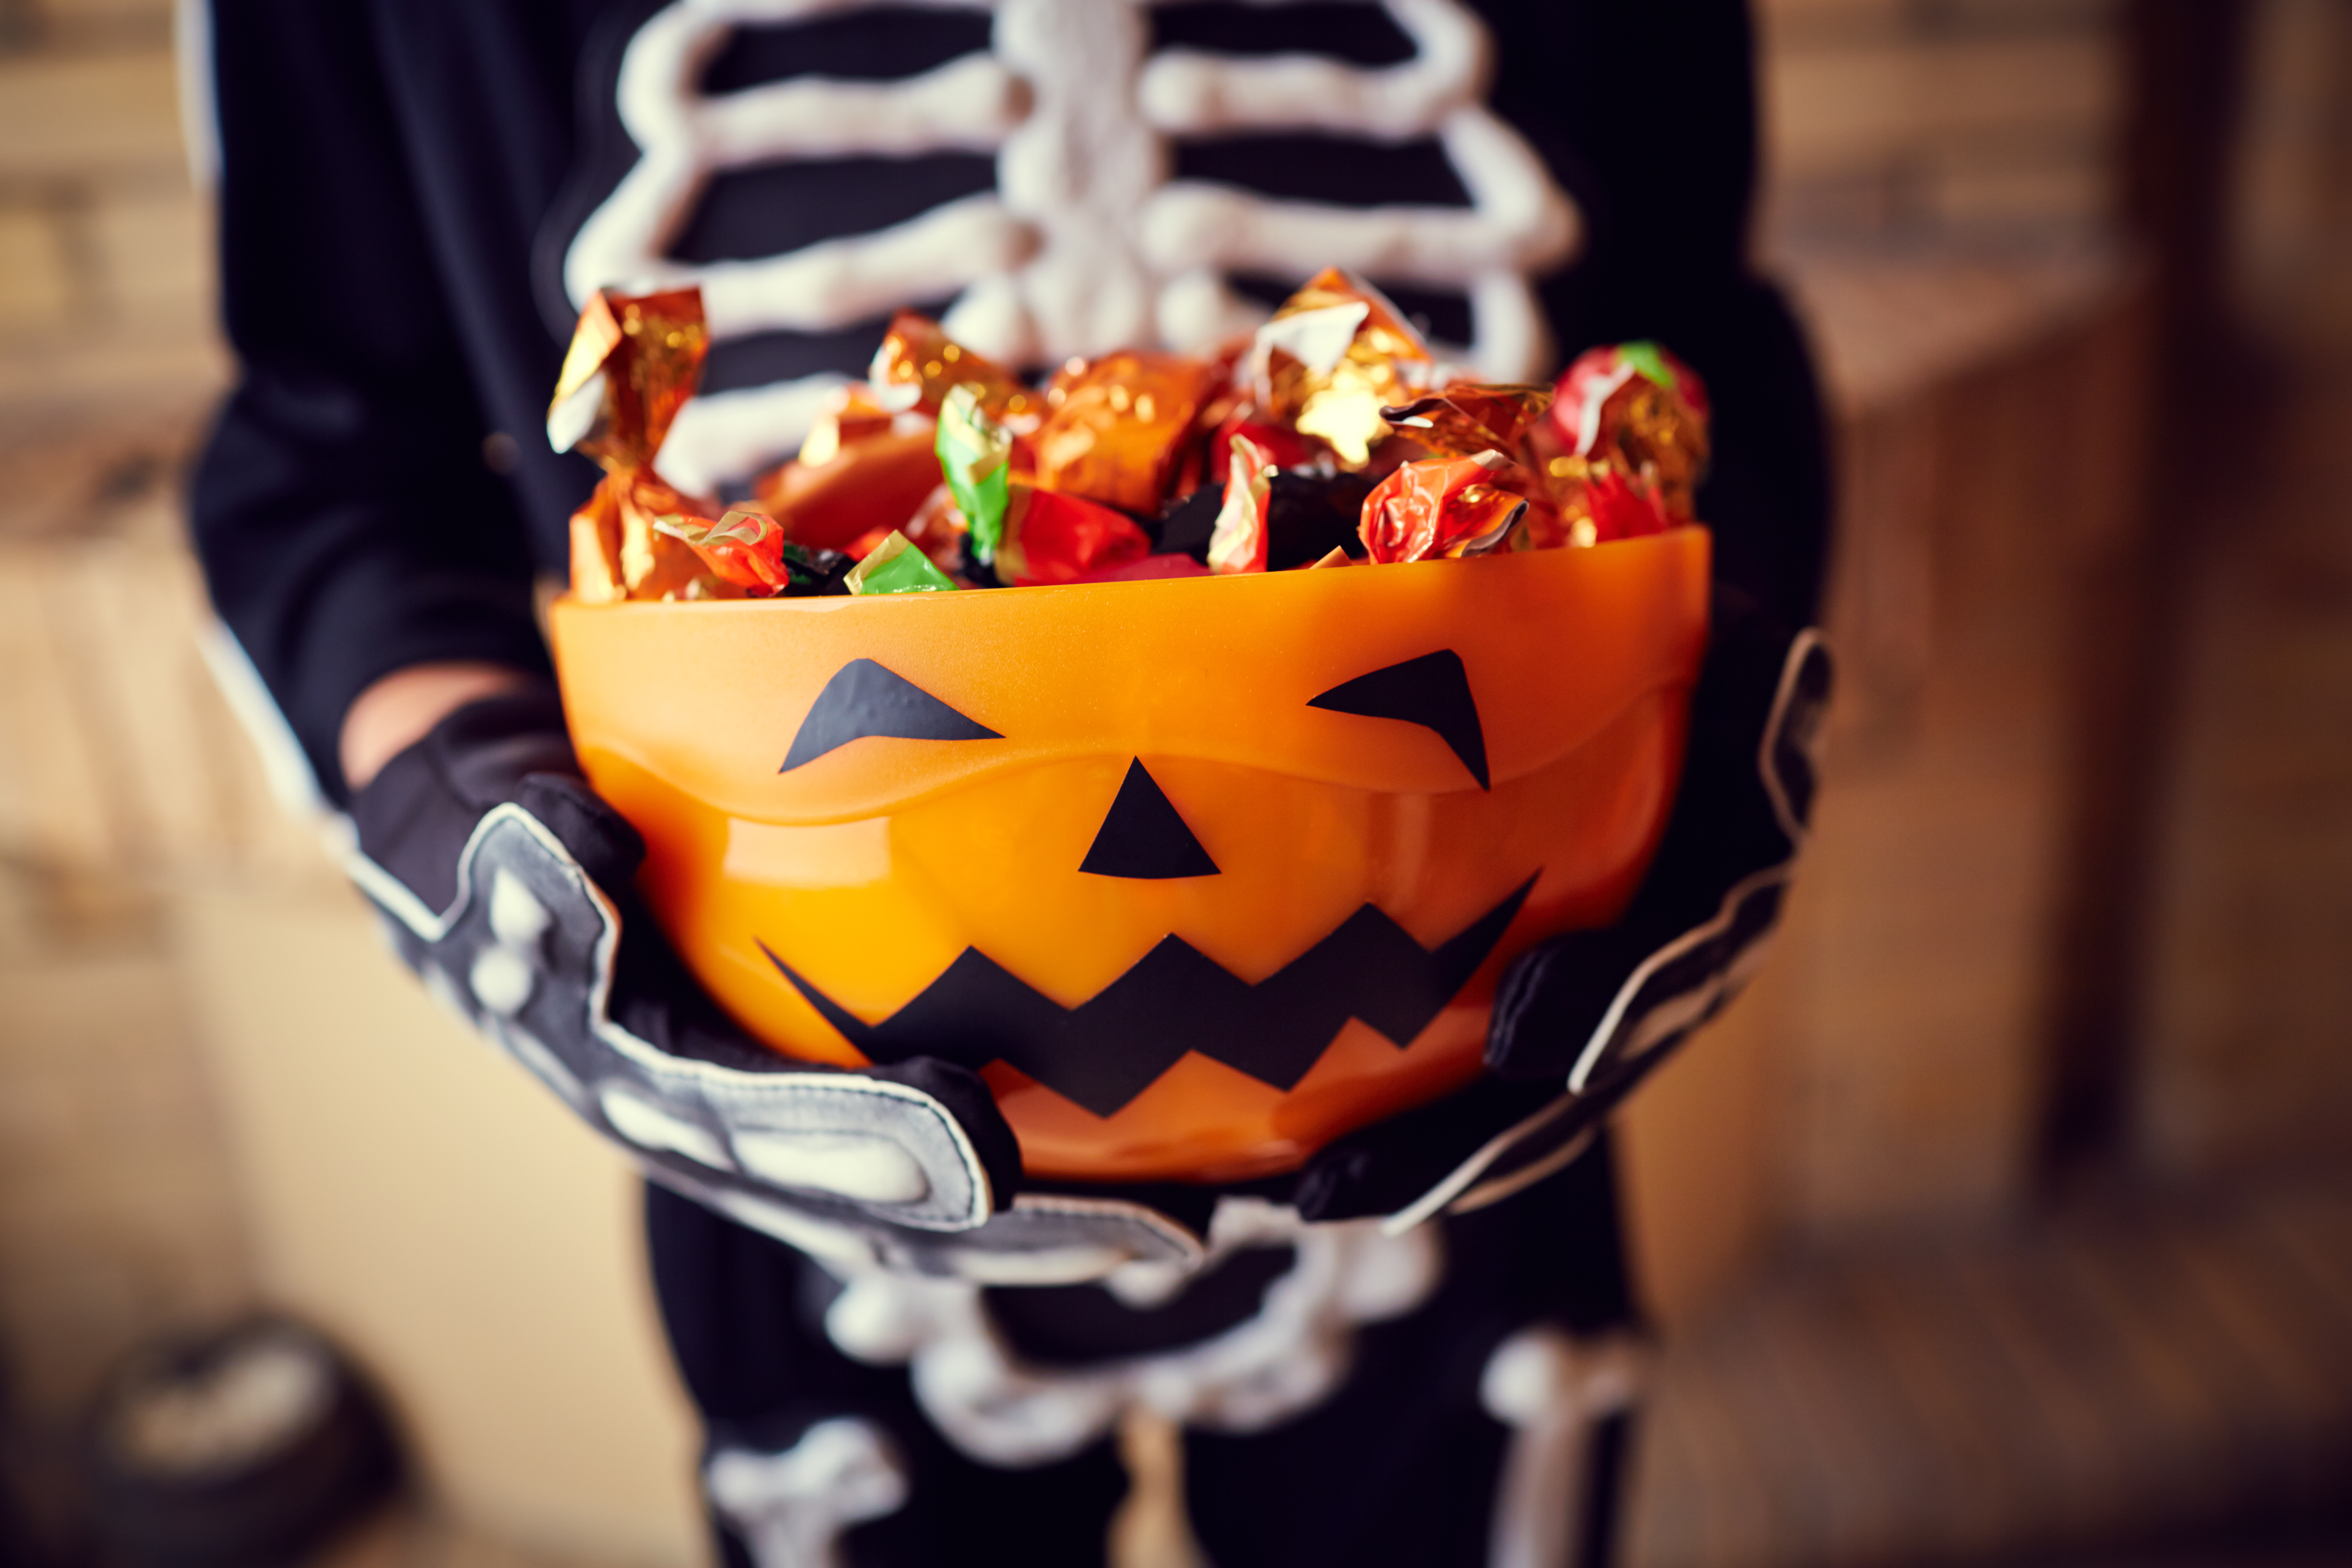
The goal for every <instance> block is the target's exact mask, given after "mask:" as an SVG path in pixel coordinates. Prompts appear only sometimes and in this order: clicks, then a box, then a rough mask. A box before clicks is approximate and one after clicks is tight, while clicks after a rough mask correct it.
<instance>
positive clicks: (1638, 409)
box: [548, 269, 1707, 603]
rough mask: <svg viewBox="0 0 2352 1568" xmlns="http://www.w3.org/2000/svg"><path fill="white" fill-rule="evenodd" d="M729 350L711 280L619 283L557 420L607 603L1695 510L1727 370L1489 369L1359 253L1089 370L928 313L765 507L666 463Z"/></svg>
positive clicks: (1640, 357) (1093, 363) (910, 588)
mask: <svg viewBox="0 0 2352 1568" xmlns="http://www.w3.org/2000/svg"><path fill="white" fill-rule="evenodd" d="M708 343H709V338H708V334H707V332H706V331H705V330H704V326H703V319H702V304H701V298H700V295H699V294H698V292H697V291H695V290H693V289H677V290H672V291H668V292H664V293H656V294H643V295H636V296H624V295H616V294H609V293H608V294H602V295H599V296H598V297H597V298H596V299H595V300H593V301H591V302H590V304H589V307H588V309H587V310H586V311H584V312H583V314H582V316H581V319H580V327H579V331H578V333H577V334H576V335H575V336H574V338H573V340H572V350H571V353H570V354H569V356H568V357H567V358H566V359H565V362H564V366H563V373H562V379H561V381H560V382H559V384H558V385H557V389H556V396H555V401H554V404H553V405H551V408H550V410H549V414H548V432H549V436H550V437H551V439H552V440H553V441H554V442H555V444H556V445H557V446H558V447H579V448H580V449H582V450H583V451H586V452H588V453H589V454H591V455H592V456H593V457H595V458H598V459H599V460H600V461H601V462H602V463H603V464H604V480H603V482H602V483H600V484H599V485H598V486H597V488H596V492H595V494H594V495H593V497H591V498H590V500H589V501H588V503H587V504H586V505H585V506H583V507H582V508H581V509H580V510H579V511H578V512H577V513H576V514H575V515H574V516H573V518H572V592H573V594H574V595H576V596H577V597H578V598H580V599H582V600H583V601H585V602H588V603H608V602H611V601H614V600H620V599H733V598H765V597H771V596H775V595H811V594H906V593H924V592H938V591H940V590H947V589H955V588H971V587H1000V586H1016V587H1029V586H1035V585H1038V584H1066V583H1103V582H1119V581H1132V580H1136V579H1141V578H1152V577H1190V576H1200V575H1206V574H1230V573H1243V572H1280V571H1286V570H1289V569H1291V568H1294V567H1329V566H1344V565H1347V564H1349V563H1351V562H1358V561H1367V560H1369V561H1371V562H1375V563H1394V562H1403V561H1426V560H1432V559H1435V558H1438V557H1460V556H1466V555H1483V554H1486V553H1488V552H1493V551H1499V550H1535V549H1551V548H1558V547H1563V546H1568V547H1576V546H1585V545H1592V544H1599V543H1602V542H1607V541H1610V540H1614V539H1626V538H1633V537H1636V536H1639V535H1642V534H1649V533H1657V532H1660V531H1664V530H1665V529H1667V528H1670V527H1673V526H1675V525H1676V524H1678V523H1684V522H1688V521H1692V512H1691V505H1692V491H1693V489H1694V488H1695V487H1696V483H1697V481H1698V479H1699V475H1700V472H1701V470H1702V468H1704V467H1705V465H1706V438H1707V404H1706V390H1705V388H1703V387H1702V386H1701V385H1700V384H1699V381H1698V378H1697V377H1696V376H1695V375H1694V374H1691V372H1690V370H1689V369H1688V368H1687V367H1685V365H1683V364H1682V363H1680V362H1679V361H1677V360H1675V357H1674V356H1673V355H1672V354H1669V353H1666V352H1665V351H1664V349H1661V348H1659V347H1658V346H1657V345H1656V344H1654V343H1646V342H1634V343H1622V344H1620V345H1618V346H1616V347H1614V348H1606V349H1595V350H1593V351H1591V353H1586V354H1584V355H1583V356H1582V357H1580V359H1578V360H1577V361H1576V363H1574V364H1572V365H1570V367H1569V368H1568V371H1567V373H1566V374H1563V375H1562V376H1561V377H1560V378H1559V383H1558V384H1557V386H1554V387H1543V386H1508V385H1494V384H1481V383H1479V382H1476V381H1475V380H1472V379H1470V378H1468V377H1466V376H1465V375H1464V374H1461V373H1459V372H1458V371H1456V370H1454V369H1453V368H1452V367H1449V366H1446V365H1444V364H1441V363H1439V362H1438V361H1437V360H1436V358H1435V357H1434V356H1433V355H1432V354H1431V353H1430V352H1429V349H1428V346H1427V345H1426V344H1425V343H1423V341H1422V340H1421V338H1420V336H1419V334H1417V333H1416V332H1415V331H1413V330H1412V327H1411V326H1410V325H1409V324H1407V323H1406V321H1404V320H1403V318H1402V316H1401V315H1399V313H1398V312H1397V310H1396V308H1395V307H1394V306H1393V305H1391V303H1390V302H1389V301H1388V300H1385V299H1383V298H1382V297H1381V294H1380V293H1379V291H1378V290H1376V289H1373V288H1371V287H1370V285H1369V284H1366V283H1363V282H1361V281H1360V280H1359V279H1354V278H1351V277H1349V276H1348V275H1347V274H1345V273H1342V272H1339V271H1338V270H1336V269H1334V270H1330V271H1327V272H1324V273H1323V274H1322V275H1321V276H1319V277H1318V278H1316V279H1314V280H1313V281H1312V282H1310V283H1308V284H1307V287H1305V288H1304V289H1300V290H1299V291H1298V292H1297V294H1295V295H1293V296H1292V297H1291V298H1290V299H1289V300H1288V301H1286V303H1285V304H1284V305H1283V307H1282V308H1281V309H1280V310H1277V311H1276V313H1275V315H1274V317H1273V319H1272V320H1270V321H1267V322H1266V323H1265V326H1263V327H1261V328H1259V329H1258V330H1257V331H1256V332H1255V333H1254V334H1252V335H1251V336H1249V337H1247V338H1244V339H1239V340H1236V341H1235V342H1232V343H1230V344H1228V345H1226V346H1225V348H1224V349H1223V351H1222V352H1220V353H1216V354H1213V355H1210V356H1208V357H1205V358H1196V357H1192V356H1188V355H1181V354H1172V353H1144V352H1140V351H1121V352H1119V353H1110V354H1105V355H1103V356H1102V357H1100V358H1098V359H1092V360H1072V361H1070V362H1069V363H1067V364H1066V365H1064V366H1063V367H1062V368H1061V369H1060V370H1059V371H1057V372H1056V373H1055V374H1054V377H1053V379H1052V380H1051V381H1050V382H1048V383H1047V384H1046V385H1045V387H1044V388H1043V389H1042V390H1041V389H1039V388H1035V387H1032V386H1030V385H1028V384H1024V382H1023V381H1022V380H1021V379H1020V377H1018V376H1017V375H1015V374H1013V373H1012V372H1011V371H1008V370H1006V369H1004V368H1003V366H1001V365H996V364H992V363H990V362H989V361H988V360H986V359H983V358H982V356H980V355H979V354H976V353H972V352H971V350H969V349H966V348H964V347H962V346H961V345H960V344H958V343H955V342H951V341H950V340H949V338H948V336H947V334H946V333H945V332H943V331H941V330H940V327H939V325H938V323H936V322H934V321H929V320H927V319H926V318H924V317H921V316H919V315H916V314H914V313H913V312H911V311H907V312H901V313H900V314H899V316H898V319H897V320H896V321H893V322H892V323H891V325H890V331H889V334H888V336H887V337H886V338H885V339H884V340H883V343H882V347H881V349H880V350H879V351H878V352H877V353H876V355H875V358H874V364H873V367H872V369H871V371H870V372H869V373H868V379H867V380H866V382H865V383H862V384H857V385H853V386H850V387H847V388H845V389H844V390H843V391H841V392H840V393H839V394H837V395H835V398H834V401H833V405H832V406H831V408H830V409H829V410H828V412H827V413H826V414H825V416H824V418H823V419H821V420H820V421H819V422H818V424H817V426H816V427H815V428H814V430H813V431H811V433H810V435H809V437H808V439H807V441H806V443H805V444H804V445H803V447H801V451H800V456H799V457H798V458H795V459H794V460H793V461H791V462H788V463H785V464H783V465H782V466H781V467H780V468H775V469H774V470H772V471H771V472H769V473H767V474H764V475H762V476H761V478H760V479H758V480H757V481H755V483H754V485H753V487H752V497H751V500H750V501H748V502H746V503H744V504H740V505H736V506H733V507H731V508H725V507H721V506H720V505H719V503H718V502H717V501H716V500H713V499H711V498H707V497H700V496H690V495H684V494H681V493H679V492H678V491H677V489H674V488H672V487H671V486H670V485H668V484H667V483H665V482H664V481H663V480H662V479H661V478H660V476H659V475H658V474H657V473H656V470H655V468H654V459H655V457H656V454H657V453H658V452H659V450H660V447H661V443H662V439H663V437H665V436H666V435H667V433H668V430H669V426H670V423H671V421H672V420H673V419H674V418H675V417H676V416H677V411H678V409H679V407H681V406H682V405H684V404H685V402H686V400H687V398H688V396H689V395H691V394H692V392H693V390H694V387H695V384H696V383H697V381H698V378H699V376H700V374H701V367H702V360H703V356H704V353H705V352H706V350H707V347H708Z"/></svg>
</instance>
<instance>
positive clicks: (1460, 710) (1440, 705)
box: [1307, 647, 1493, 789]
mask: <svg viewBox="0 0 2352 1568" xmlns="http://www.w3.org/2000/svg"><path fill="white" fill-rule="evenodd" d="M1307 706H1308V707H1309V708H1328V709H1329V710H1331V711H1332V712H1334V713H1360V714H1362V715H1363V716H1364V717H1365V718H1367V719H1401V720H1402V721H1404V722H1406V723H1408V724H1419V725H1421V726H1423V728H1424V729H1428V730H1433V731H1436V734H1437V738H1438V739H1439V740H1441V741H1443V742H1445V743H1446V744H1447V745H1449V746H1451V747H1453V748H1454V755H1455V756H1457V757H1459V758H1461V759H1462V765H1463V766H1464V767H1465V768H1468V769H1469V770H1470V776H1471V777H1472V778H1475V779H1476V780H1477V781H1478V787H1479V788H1480V789H1489V788H1492V787H1493V786H1492V785H1490V784H1488V783H1487V782H1486V731H1484V730H1482V729H1480V728H1479V725H1478V703H1477V701H1476V700H1475V699H1474V698H1473V697H1472V696H1471V695H1470V677H1469V676H1468V675H1467V674H1466V673H1465V672H1464V670H1463V668H1462V656H1461V655H1459V654H1457V653H1455V652H1454V650H1453V649H1452V648H1450V647H1444V648H1440V649H1438V650H1437V651H1436V652H1435V653H1425V654H1423V655H1422V656H1421V657H1420V658H1409V659H1406V660H1405V661H1404V662H1403V663H1402V664H1392V665H1390V666H1389V667H1388V668H1386V669H1376V670H1374V671H1372V672H1371V673H1370V675H1360V676H1358V677H1356V679H1353V680H1348V681H1342V682H1341V683H1340V684H1339V685H1337V686H1335V687H1333V688H1332V689H1330V690H1328V691H1327V692H1325V693H1324V694H1323V695H1322V696H1320V697H1318V698H1315V699H1314V700H1311V701H1309V702H1308V703H1307Z"/></svg>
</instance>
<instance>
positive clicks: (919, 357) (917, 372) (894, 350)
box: [866, 310, 1045, 435]
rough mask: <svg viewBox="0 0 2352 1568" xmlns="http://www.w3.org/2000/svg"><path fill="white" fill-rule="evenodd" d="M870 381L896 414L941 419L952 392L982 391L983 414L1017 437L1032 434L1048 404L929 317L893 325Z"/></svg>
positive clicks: (901, 317) (903, 316)
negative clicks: (910, 412)
mask: <svg viewBox="0 0 2352 1568" xmlns="http://www.w3.org/2000/svg"><path fill="white" fill-rule="evenodd" d="M866 380H867V381H868V382H870V383H872V384H873V386H874V389H875V391H876V392H877V394H878V395H879V397H880V400H881V401H882V402H883V403H884V404H885V405H887V406H889V407H891V408H892V409H894V410H897V411H898V412H902V413H903V412H906V411H908V410H911V409H917V408H919V409H921V410H922V411H923V412H924V413H926V414H937V413H938V412H939V411H940V403H941V402H942V401H944V400H945V398H946V397H947V395H948V393H949V391H950V389H952V388H954V387H958V386H962V385H965V384H971V385H974V386H977V387H978V388H980V409H981V412H982V413H983V414H985V415H987V416H989V417H990V418H991V419H993V420H996V421H998V422H999V423H1001V424H1003V425H1005V426H1010V427H1011V428H1012V430H1013V433H1014V434H1016V435H1019V434H1022V433H1024V432H1026V431H1029V430H1032V429H1034V428H1035V427H1036V425H1037V421H1038V420H1039V418H1041V417H1042V416H1044V415H1045V398H1044V397H1042V396H1041V395H1038V394H1037V393H1034V392H1032V391H1031V390H1030V389H1029V388H1028V387H1027V386H1025V385H1024V384H1022V381H1021V378H1020V377H1019V376H1017V375H1014V374H1013V373H1012V372H1011V371H1009V370H1007V369H1005V368H1004V367H1003V365H1001V364H998V363H996V362H995V361H993V360H991V359H988V358H985V357H983V356H982V355H980V354H976V353H972V352H971V350H970V349H968V348H966V347H964V346H963V345H962V344H961V343H959V342H956V341H955V340H954V339H952V338H950V337H949V336H948V335H947V333H946V332H944V331H941V330H940V324H939V323H938V322H937V321H932V320H931V319H930V318H929V316H919V315H917V314H916V313H915V312H914V311H912V310H901V311H899V312H898V314H897V315H896V316H894V317H892V318H891V320H890V330H889V331H887V333H885V334H884V335H883V338H882V346H881V347H880V348H878V349H876V350H875V351H874V363H872V364H871V365H869V366H867V367H866Z"/></svg>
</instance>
